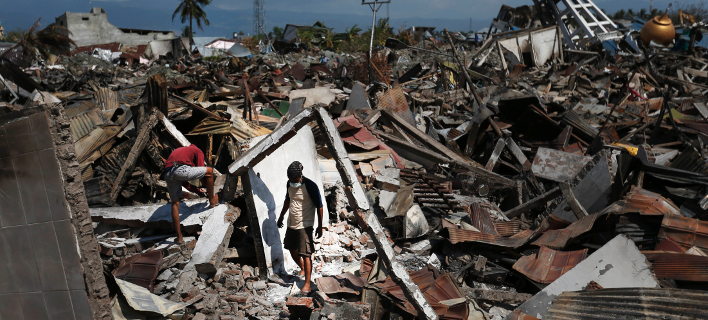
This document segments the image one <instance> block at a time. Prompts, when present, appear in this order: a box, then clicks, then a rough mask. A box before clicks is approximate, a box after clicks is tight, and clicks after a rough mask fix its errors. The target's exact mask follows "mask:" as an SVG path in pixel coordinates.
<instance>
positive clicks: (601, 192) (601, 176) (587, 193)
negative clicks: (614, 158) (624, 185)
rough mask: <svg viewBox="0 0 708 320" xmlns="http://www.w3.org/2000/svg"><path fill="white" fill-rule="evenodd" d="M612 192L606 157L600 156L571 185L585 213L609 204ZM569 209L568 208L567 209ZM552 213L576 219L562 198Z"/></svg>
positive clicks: (566, 218)
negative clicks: (584, 173) (582, 176)
mask: <svg viewBox="0 0 708 320" xmlns="http://www.w3.org/2000/svg"><path fill="white" fill-rule="evenodd" d="M571 184H572V183H571ZM611 192H612V176H611V175H610V168H609V165H608V163H607V158H606V157H601V159H600V160H599V162H598V163H597V164H596V165H595V166H594V167H593V168H592V169H591V170H590V172H588V174H587V175H586V176H585V177H584V178H582V180H580V182H578V183H577V184H576V185H575V187H573V194H574V195H576V199H577V201H578V203H579V204H580V205H582V207H583V208H584V209H585V211H586V212H587V214H593V213H595V212H598V211H600V210H602V209H604V208H605V207H606V206H607V205H608V204H609V195H610V193H611ZM567 208H568V209H571V210H568V209H567ZM550 209H553V211H552V214H553V215H554V216H556V217H559V218H561V219H563V220H566V221H570V222H573V221H577V220H578V215H576V214H575V211H573V210H572V207H571V206H570V205H569V204H568V201H567V200H566V199H565V198H563V200H561V201H560V202H559V204H558V206H557V207H555V208H550Z"/></svg>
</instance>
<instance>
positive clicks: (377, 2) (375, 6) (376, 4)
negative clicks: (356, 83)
mask: <svg viewBox="0 0 708 320" xmlns="http://www.w3.org/2000/svg"><path fill="white" fill-rule="evenodd" d="M384 3H386V4H388V3H391V0H373V1H371V0H370V1H366V0H361V4H362V5H365V4H366V5H369V8H371V11H372V12H373V13H374V18H373V19H372V20H371V39H370V40H369V83H371V53H372V49H373V47H374V28H376V12H377V11H379V9H381V6H382V5H383V4H384Z"/></svg>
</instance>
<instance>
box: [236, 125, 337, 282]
mask: <svg viewBox="0 0 708 320" xmlns="http://www.w3.org/2000/svg"><path fill="white" fill-rule="evenodd" d="M265 137H266V136H260V137H256V138H254V141H253V142H251V145H255V144H256V143H257V142H258V141H260V139H263V138H265ZM293 161H300V163H302V165H303V167H304V168H303V175H304V176H305V177H307V178H309V179H311V180H312V181H314V182H315V183H317V187H318V188H319V190H320V196H321V197H322V205H323V206H324V208H323V209H324V219H323V223H322V225H323V226H327V224H328V223H329V217H328V216H329V213H328V212H329V210H327V203H326V201H325V200H324V190H323V189H322V176H321V174H320V164H319V162H318V160H317V150H316V147H315V137H314V135H313V134H312V129H311V128H310V126H305V127H303V128H302V129H300V131H298V133H297V135H295V137H293V138H292V139H290V141H288V142H286V143H285V144H283V145H282V146H281V147H280V148H278V149H277V150H276V151H275V152H273V153H272V154H270V155H269V156H267V157H266V158H265V159H263V161H261V162H260V163H259V164H257V165H256V166H254V167H253V168H252V169H250V170H248V177H249V178H250V180H251V188H252V192H253V200H254V202H255V205H256V212H257V214H258V223H259V224H260V226H261V236H262V238H263V248H264V251H265V256H266V264H267V266H268V274H269V275H270V274H272V273H273V272H275V273H282V272H285V271H286V270H287V271H290V272H293V271H294V270H295V269H296V268H297V266H296V264H295V262H294V261H293V260H292V258H291V257H290V253H289V252H288V250H285V249H284V248H283V238H285V230H286V228H287V221H288V215H289V213H287V214H285V218H284V219H283V221H284V223H283V228H280V229H279V228H278V227H277V222H278V217H279V216H280V210H282V208H283V202H284V201H285V194H286V192H287V190H286V185H287V181H288V177H287V169H288V165H290V163H291V162H293ZM317 223H318V222H317V219H316V220H315V228H316V227H317ZM313 237H314V235H313Z"/></svg>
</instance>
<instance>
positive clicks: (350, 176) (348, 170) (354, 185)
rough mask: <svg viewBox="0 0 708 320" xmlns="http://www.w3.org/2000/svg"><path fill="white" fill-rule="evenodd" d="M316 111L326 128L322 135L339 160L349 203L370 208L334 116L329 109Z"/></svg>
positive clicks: (318, 120) (320, 123) (338, 169)
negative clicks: (329, 112) (332, 116)
mask: <svg viewBox="0 0 708 320" xmlns="http://www.w3.org/2000/svg"><path fill="white" fill-rule="evenodd" d="M315 111H316V115H317V122H318V123H319V125H320V129H321V130H322V129H324V130H323V131H322V133H323V134H322V137H323V138H324V140H325V143H326V144H327V148H328V149H329V152H330V154H331V155H332V157H334V160H335V161H336V162H337V171H339V174H340V175H341V176H342V181H343V182H344V193H345V194H346V195H347V198H349V205H351V206H352V207H353V208H355V209H361V210H369V201H368V199H367V198H366V193H365V192H364V188H362V187H361V183H360V182H359V178H358V176H357V174H356V170H355V169H354V164H352V160H351V159H349V153H348V152H347V149H346V148H345V147H344V142H343V141H342V137H341V136H340V135H339V130H337V126H336V125H335V124H334V121H332V118H330V116H329V114H328V113H327V110H325V109H324V108H322V107H318V108H317V109H316V110H315Z"/></svg>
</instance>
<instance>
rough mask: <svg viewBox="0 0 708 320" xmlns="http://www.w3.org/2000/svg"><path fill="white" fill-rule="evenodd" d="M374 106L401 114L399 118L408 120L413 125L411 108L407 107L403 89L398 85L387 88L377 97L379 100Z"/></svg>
mask: <svg viewBox="0 0 708 320" xmlns="http://www.w3.org/2000/svg"><path fill="white" fill-rule="evenodd" d="M376 108H377V109H387V110H391V111H393V112H394V113H396V114H397V115H399V116H401V118H403V119H405V120H406V121H408V123H410V124H412V125H415V119H414V118H413V112H411V109H410V108H409V107H408V102H407V101H406V96H405V95H404V94H403V89H401V88H400V87H396V88H393V89H389V90H388V91H386V92H384V94H382V95H381V96H380V97H379V102H378V104H377V105H376Z"/></svg>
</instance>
